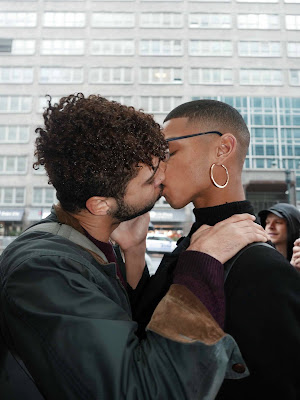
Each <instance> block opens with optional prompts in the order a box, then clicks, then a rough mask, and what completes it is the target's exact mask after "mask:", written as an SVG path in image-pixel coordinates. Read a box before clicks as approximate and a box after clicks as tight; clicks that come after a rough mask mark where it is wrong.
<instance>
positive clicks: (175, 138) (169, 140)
mask: <svg viewBox="0 0 300 400" xmlns="http://www.w3.org/2000/svg"><path fill="white" fill-rule="evenodd" d="M210 133H215V134H216V135H219V136H222V135H223V133H221V132H218V131H210V132H202V133H194V134H193V135H185V136H179V137H174V138H170V139H166V140H167V142H174V140H179V139H186V138H189V137H194V136H201V135H208V134H210Z"/></svg>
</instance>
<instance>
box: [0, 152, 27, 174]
mask: <svg viewBox="0 0 300 400" xmlns="http://www.w3.org/2000/svg"><path fill="white" fill-rule="evenodd" d="M26 170H27V157H26V156H4V155H3V156H1V155H0V174H2V175H3V174H24V173H26Z"/></svg>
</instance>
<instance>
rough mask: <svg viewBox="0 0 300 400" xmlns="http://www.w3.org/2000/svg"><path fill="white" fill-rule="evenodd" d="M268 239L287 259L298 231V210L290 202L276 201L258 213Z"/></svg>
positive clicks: (299, 213)
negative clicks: (276, 202)
mask: <svg viewBox="0 0 300 400" xmlns="http://www.w3.org/2000/svg"><path fill="white" fill-rule="evenodd" d="M258 216H259V218H260V221H261V225H262V227H263V228H264V229H265V230H266V232H267V235H268V237H269V239H270V241H271V242H272V243H273V244H274V246H275V248H276V250H278V251H279V252H280V253H281V254H282V255H283V256H284V257H285V258H286V259H287V260H288V261H291V260H292V255H293V246H294V243H295V241H296V239H298V238H299V232H300V211H299V210H298V209H297V208H296V207H295V206H294V205H292V204H288V203H278V204H274V205H273V206H272V207H270V208H268V209H265V210H261V211H260V212H259V213H258Z"/></svg>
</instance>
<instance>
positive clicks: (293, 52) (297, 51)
mask: <svg viewBox="0 0 300 400" xmlns="http://www.w3.org/2000/svg"><path fill="white" fill-rule="evenodd" d="M287 54H288V57H300V42H288V43H287Z"/></svg>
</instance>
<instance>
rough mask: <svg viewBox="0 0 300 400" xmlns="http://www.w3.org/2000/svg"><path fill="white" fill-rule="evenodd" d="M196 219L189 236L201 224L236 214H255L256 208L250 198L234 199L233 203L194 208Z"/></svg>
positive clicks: (218, 220)
mask: <svg viewBox="0 0 300 400" xmlns="http://www.w3.org/2000/svg"><path fill="white" fill-rule="evenodd" d="M193 212H194V214H195V217H196V221H195V222H194V224H193V226H192V228H191V231H190V233H189V236H191V235H192V234H193V233H194V232H195V231H196V230H197V229H198V228H200V226H201V225H203V224H207V225H211V226H212V225H215V224H217V223H218V222H220V221H223V220H224V219H226V218H229V217H231V216H232V215H234V214H243V213H248V214H253V215H255V213H254V209H253V207H252V205H251V203H250V201H248V200H243V201H234V202H232V203H226V204H221V205H220V206H215V207H207V208H194V210H193Z"/></svg>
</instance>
